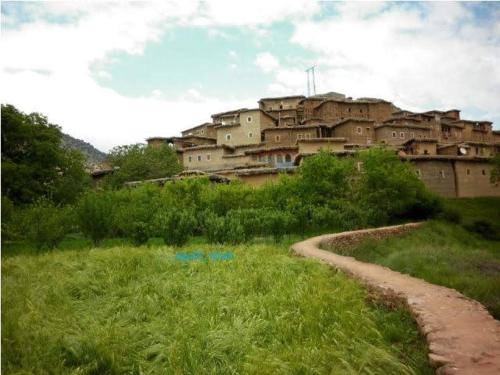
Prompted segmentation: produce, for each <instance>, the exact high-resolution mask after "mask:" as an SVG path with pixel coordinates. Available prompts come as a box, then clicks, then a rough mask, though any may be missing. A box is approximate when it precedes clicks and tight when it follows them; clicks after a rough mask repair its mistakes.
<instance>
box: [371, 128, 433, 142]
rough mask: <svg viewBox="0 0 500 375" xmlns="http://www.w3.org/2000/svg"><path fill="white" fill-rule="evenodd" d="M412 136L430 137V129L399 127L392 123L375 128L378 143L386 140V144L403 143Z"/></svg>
mask: <svg viewBox="0 0 500 375" xmlns="http://www.w3.org/2000/svg"><path fill="white" fill-rule="evenodd" d="M393 133H395V134H396V137H394V136H393ZM401 133H402V134H401ZM411 138H415V139H419V138H430V129H420V128H410V127H398V126H390V125H388V126H383V127H380V128H375V139H376V142H377V143H381V142H385V143H386V144H390V145H401V144H403V143H404V142H406V141H407V140H409V139H411Z"/></svg>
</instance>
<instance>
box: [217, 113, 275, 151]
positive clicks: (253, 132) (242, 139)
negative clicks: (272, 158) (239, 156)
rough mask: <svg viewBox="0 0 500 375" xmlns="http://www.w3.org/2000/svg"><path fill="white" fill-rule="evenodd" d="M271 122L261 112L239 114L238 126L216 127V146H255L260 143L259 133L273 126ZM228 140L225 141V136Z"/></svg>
mask: <svg viewBox="0 0 500 375" xmlns="http://www.w3.org/2000/svg"><path fill="white" fill-rule="evenodd" d="M273 125H274V123H273V120H272V119H270V118H269V117H268V116H265V115H264V114H263V113H262V112H261V111H258V110H255V111H246V112H241V113H240V119H239V125H234V126H221V127H217V128H216V130H217V144H219V145H222V144H226V145H231V146H235V145H241V144H257V143H260V142H261V138H260V137H261V135H260V132H261V130H262V129H265V128H266V127H270V126H273ZM228 134H229V135H230V137H231V138H230V139H229V140H228V139H227V135H228Z"/></svg>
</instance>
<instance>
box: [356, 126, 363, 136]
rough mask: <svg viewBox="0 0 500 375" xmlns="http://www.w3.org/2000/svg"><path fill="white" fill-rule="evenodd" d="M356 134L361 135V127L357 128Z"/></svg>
mask: <svg viewBox="0 0 500 375" xmlns="http://www.w3.org/2000/svg"><path fill="white" fill-rule="evenodd" d="M356 133H358V134H363V129H361V126H358V127H357V128H356Z"/></svg>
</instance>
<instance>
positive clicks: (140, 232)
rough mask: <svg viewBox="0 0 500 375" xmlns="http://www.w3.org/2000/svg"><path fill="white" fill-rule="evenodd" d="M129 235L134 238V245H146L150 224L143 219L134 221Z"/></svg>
mask: <svg viewBox="0 0 500 375" xmlns="http://www.w3.org/2000/svg"><path fill="white" fill-rule="evenodd" d="M128 237H129V238H130V239H131V240H132V242H133V243H134V245H136V246H140V245H144V244H145V243H146V242H148V239H149V225H148V224H147V223H144V222H142V221H135V222H133V223H132V224H131V226H130V232H129V235H128Z"/></svg>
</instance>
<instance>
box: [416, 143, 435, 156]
mask: <svg viewBox="0 0 500 375" xmlns="http://www.w3.org/2000/svg"><path fill="white" fill-rule="evenodd" d="M412 146H413V147H412V148H413V150H414V154H415V155H437V143H436V142H423V143H420V142H415V143H413V145H412Z"/></svg>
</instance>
